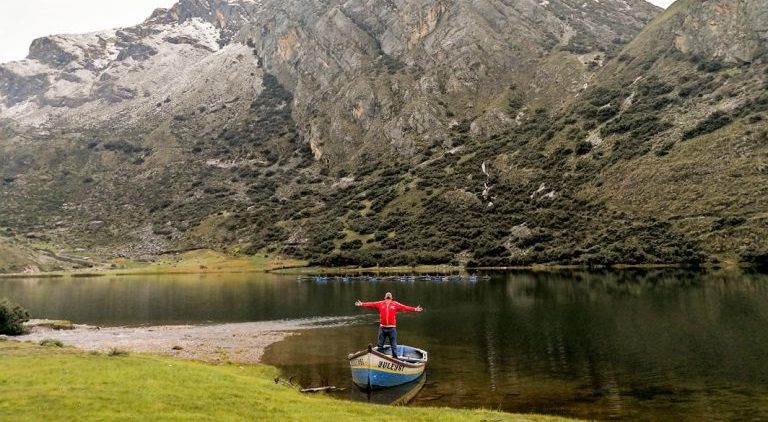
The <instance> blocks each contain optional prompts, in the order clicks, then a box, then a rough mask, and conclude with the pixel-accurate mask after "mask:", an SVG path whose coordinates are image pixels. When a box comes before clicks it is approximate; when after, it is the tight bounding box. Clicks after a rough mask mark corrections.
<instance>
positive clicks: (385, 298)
mask: <svg viewBox="0 0 768 422" xmlns="http://www.w3.org/2000/svg"><path fill="white" fill-rule="evenodd" d="M387 299H389V300H392V293H390V292H387V294H385V295H384V300H387Z"/></svg>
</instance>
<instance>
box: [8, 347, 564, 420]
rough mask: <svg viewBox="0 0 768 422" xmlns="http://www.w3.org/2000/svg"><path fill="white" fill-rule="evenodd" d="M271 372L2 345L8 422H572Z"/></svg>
mask: <svg viewBox="0 0 768 422" xmlns="http://www.w3.org/2000/svg"><path fill="white" fill-rule="evenodd" d="M276 374H277V370H276V369H275V368H272V367H269V366H265V365H254V366H236V365H220V366H215V365H209V364H204V363H198V362H189V361H180V360H174V359H171V358H163V357H157V356H151V355H134V354H131V355H128V356H107V355H106V354H96V353H86V352H82V351H79V350H76V349H72V348H67V347H65V348H60V347H43V346H38V345H34V344H30V343H19V342H15V341H7V340H6V341H0V415H5V416H10V417H11V418H12V419H13V420H19V421H21V420H158V419H161V420H192V419H194V420H281V421H282V420H299V421H303V420H313V421H322V420H328V421H334V422H338V421H347V420H348V421H360V420H375V421H380V420H382V418H385V419H400V420H409V421H427V420H440V421H467V420H477V421H502V420H503V421H566V420H568V419H562V418H557V417H548V416H538V415H514V414H509V413H499V412H493V411H483V410H458V409H446V408H412V407H391V406H378V405H370V404H365V403H353V402H347V401H342V400H336V399H332V398H328V397H322V396H309V395H303V394H301V393H299V392H298V391H297V390H295V389H293V388H290V387H288V386H284V385H277V384H275V383H274V381H273V379H274V377H275V375H276Z"/></svg>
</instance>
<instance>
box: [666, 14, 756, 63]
mask: <svg viewBox="0 0 768 422" xmlns="http://www.w3.org/2000/svg"><path fill="white" fill-rule="evenodd" d="M686 6H688V5H687V4H685V3H681V4H679V5H677V10H680V11H681V12H682V13H683V16H679V17H677V19H680V20H681V21H682V22H681V24H680V25H678V26H677V27H676V33H675V47H676V48H677V49H678V50H680V51H681V52H683V53H686V54H697V55H700V56H704V57H711V58H717V59H722V60H724V61H726V62H729V63H751V62H753V61H755V60H756V59H758V58H760V57H764V56H765V54H766V53H768V47H766V44H768V8H766V3H765V2H764V1H760V0H747V1H741V0H731V1H703V2H696V4H695V5H693V4H691V5H690V6H688V7H686Z"/></svg>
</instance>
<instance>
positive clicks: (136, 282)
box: [0, 269, 768, 420]
mask: <svg viewBox="0 0 768 422" xmlns="http://www.w3.org/2000/svg"><path fill="white" fill-rule="evenodd" d="M490 275H491V277H490V278H489V279H480V280H478V281H476V282H470V281H468V280H467V278H466V277H465V278H463V279H461V280H448V281H434V280H425V279H417V280H412V279H407V278H405V279H397V278H393V279H383V278H381V277H380V278H378V279H377V280H376V281H372V280H371V279H370V278H368V277H365V278H350V279H344V280H342V279H329V280H328V281H322V282H318V281H314V280H312V279H308V280H297V278H296V277H295V276H280V275H269V274H231V275H218V274H217V275H212V274H211V275H204V274H203V275H186V276H131V277H104V278H80V279H78V278H74V279H73V278H70V279H34V278H30V279H0V297H2V296H5V297H8V298H10V299H11V300H13V301H16V302H19V303H21V304H22V305H24V306H25V307H26V308H28V309H29V310H30V311H31V312H32V313H33V316H34V317H41V318H52V319H69V320H72V321H75V322H78V323H87V324H94V325H101V326H112V325H158V324H178V323H216V322H236V321H262V320H274V319H285V318H306V317H313V316H351V315H358V316H359V317H358V318H355V319H354V320H353V322H351V323H349V324H347V325H344V326H341V327H332V328H319V329H316V330H308V331H304V332H301V333H300V334H298V335H295V336H292V337H289V338H288V339H287V340H285V341H283V342H281V343H277V344H275V345H273V346H271V347H270V348H269V349H268V350H267V353H266V355H265V358H264V359H265V362H266V363H269V364H272V365H275V366H278V367H279V368H281V370H282V372H283V374H284V376H285V377H286V378H288V377H294V378H293V379H294V381H297V382H300V383H301V384H302V385H304V386H318V385H322V384H331V385H335V386H338V387H344V388H347V390H346V391H344V392H341V393H335V394H336V395H337V396H338V397H342V398H351V399H360V398H361V397H363V398H364V395H361V394H360V393H359V392H358V391H357V390H355V389H354V387H353V386H352V384H351V379H350V374H349V369H348V366H347V362H346V355H347V354H348V353H349V352H352V351H355V350H360V349H363V348H364V347H365V346H366V345H367V344H368V343H371V342H374V341H375V337H376V326H377V318H376V315H375V314H374V313H373V312H372V311H368V310H361V309H356V308H355V307H354V305H353V304H354V301H355V300H356V299H362V300H371V301H372V300H379V299H380V298H381V297H383V294H384V292H386V291H391V292H393V293H394V295H395V298H396V299H397V300H399V301H401V302H403V303H407V304H411V305H414V306H415V305H422V306H423V307H424V308H425V312H424V313H421V314H399V316H398V326H399V329H398V335H399V341H400V343H402V344H408V345H411V346H416V347H420V348H424V349H426V350H428V351H429V353H430V362H429V365H428V366H427V379H426V384H425V385H424V387H423V389H422V390H421V391H420V392H419V393H418V394H417V395H416V397H415V399H414V400H413V401H411V405H412V406H453V407H485V408H493V409H501V410H505V411H511V412H536V413H546V414H557V415H566V416H574V417H582V418H596V419H625V420H658V419H673V418H675V419H679V420H722V419H762V420H764V419H768V359H766V357H768V276H766V275H760V274H744V273H738V272H725V271H688V270H675V269H668V270H623V271H605V272H591V273H590V272H580V271H562V272H507V273H494V274H490Z"/></svg>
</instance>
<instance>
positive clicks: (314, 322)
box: [15, 317, 351, 364]
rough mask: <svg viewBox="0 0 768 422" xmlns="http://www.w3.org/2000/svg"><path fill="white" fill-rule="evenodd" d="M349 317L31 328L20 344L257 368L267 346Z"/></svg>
mask: <svg viewBox="0 0 768 422" xmlns="http://www.w3.org/2000/svg"><path fill="white" fill-rule="evenodd" d="M350 319H351V318H348V317H331V318H310V319H298V320H279V321H260V322H244V323H229V324H215V325H164V326H153V327H109V328H102V327H95V326H89V325H73V326H72V328H71V329H63V330H62V329H55V328H52V327H51V326H50V325H48V324H34V325H33V326H32V327H30V333H29V334H26V335H23V336H19V337H15V339H16V340H19V341H30V342H35V343H37V342H40V341H43V340H48V339H50V340H59V341H61V342H62V343H63V344H64V345H66V346H74V347H77V348H79V349H83V350H87V351H96V352H110V351H112V350H116V351H125V352H138V353H154V354H162V355H167V356H173V357H177V358H181V359H190V360H198V361H205V362H212V363H227V362H233V363H246V364H252V363H258V362H259V361H260V359H261V357H262V355H263V354H264V350H265V349H266V348H267V347H268V346H269V345H271V344H273V343H275V342H278V341H280V340H282V339H284V338H285V337H287V336H289V335H292V334H294V333H296V332H297V331H299V330H306V329H311V328H317V327H329V326H335V325H339V324H342V323H345V322H348V321H349V320H350Z"/></svg>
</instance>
